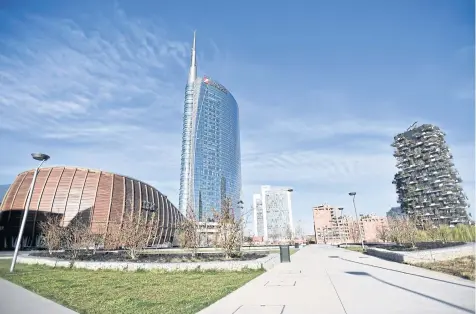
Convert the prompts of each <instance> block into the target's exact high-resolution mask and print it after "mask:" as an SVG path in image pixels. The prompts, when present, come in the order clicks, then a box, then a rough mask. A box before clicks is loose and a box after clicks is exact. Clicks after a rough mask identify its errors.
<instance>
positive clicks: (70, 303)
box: [0, 260, 263, 314]
mask: <svg viewBox="0 0 476 314" xmlns="http://www.w3.org/2000/svg"><path fill="white" fill-rule="evenodd" d="M9 266H10V260H0V276H1V277H3V278H5V279H7V280H9V281H11V282H13V283H16V284H18V285H20V286H23V287H25V288H26V289H28V290H31V291H33V292H35V293H37V294H39V295H42V296H44V297H46V298H48V299H50V300H53V301H55V302H57V303H59V304H62V305H64V306H66V307H68V308H70V309H72V310H75V311H77V312H79V313H87V314H96V313H114V314H126V313H134V314H137V313H141V314H142V313H144V314H146V313H161V314H169V313H170V314H179V313H190V314H192V313H196V312H198V311H200V310H201V309H203V308H205V307H207V306H209V305H210V304H212V303H213V302H215V301H217V300H219V299H221V298H222V297H224V296H225V295H227V294H229V293H230V292H232V291H234V290H236V289H237V288H239V287H241V286H242V285H244V284H245V283H247V282H248V281H249V280H251V279H253V278H255V277H257V276H258V275H260V274H261V273H263V271H262V270H246V271H241V272H225V271H204V272H198V271H186V272H169V273H167V272H157V271H138V272H127V271H126V272H121V271H112V270H99V271H90V270H84V269H64V268H51V267H47V266H38V265H35V266H33V265H24V264H17V266H16V268H15V273H13V274H10V273H9V272H8V270H9Z"/></svg>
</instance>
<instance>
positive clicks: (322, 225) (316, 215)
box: [312, 204, 387, 244]
mask: <svg viewBox="0 0 476 314" xmlns="http://www.w3.org/2000/svg"><path fill="white" fill-rule="evenodd" d="M312 211H313V219H314V233H315V236H316V243H322V244H340V243H357V242H359V241H360V232H362V236H363V239H364V241H366V242H379V241H380V239H379V229H381V228H383V227H384V226H386V225H387V219H386V218H385V217H380V216H377V215H375V214H368V215H360V217H359V222H358V223H357V221H356V219H355V218H354V217H353V216H351V215H343V211H344V209H343V208H342V207H336V206H331V205H328V204H323V205H319V206H315V207H313V209H312ZM359 229H360V230H359Z"/></svg>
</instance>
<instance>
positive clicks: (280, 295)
mask: <svg viewBox="0 0 476 314" xmlns="http://www.w3.org/2000/svg"><path fill="white" fill-rule="evenodd" d="M474 307H475V286H474V283H472V282H471V281H468V280H464V279H459V278H456V277H453V276H450V275H445V274H441V273H437V272H433V271H429V270H425V269H421V268H417V267H412V266H409V265H404V264H398V263H394V262H389V261H385V260H381V259H378V258H376V257H371V256H366V255H363V254H360V253H357V252H352V251H349V250H345V249H339V248H335V247H329V246H319V245H312V246H308V247H305V248H304V249H302V250H300V251H299V252H297V253H296V254H294V255H292V256H291V263H286V264H284V263H283V264H279V265H277V266H276V267H275V268H273V269H272V270H270V271H269V272H266V273H265V274H263V275H261V276H259V277H258V278H256V279H254V280H252V281H251V282H249V283H247V284H246V285H245V286H243V287H242V288H240V289H238V290H236V291H235V292H233V293H231V294H230V295H228V296H226V297H225V298H223V299H221V300H219V301H218V302H216V303H215V304H212V305H211V306H210V307H208V308H206V309H204V310H202V311H200V312H199V314H232V313H233V314H265V313H266V314H308V313H309V314H310V313H324V314H374V313H375V314H381V313H385V314H394V313H404V314H421V313H431V314H452V313H455V314H456V313H475V311H474Z"/></svg>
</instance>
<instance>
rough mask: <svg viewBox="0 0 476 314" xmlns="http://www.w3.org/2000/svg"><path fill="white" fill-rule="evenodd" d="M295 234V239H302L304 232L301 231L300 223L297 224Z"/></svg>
mask: <svg viewBox="0 0 476 314" xmlns="http://www.w3.org/2000/svg"><path fill="white" fill-rule="evenodd" d="M295 233H296V238H298V239H299V240H302V239H303V236H304V231H303V230H302V226H301V223H300V222H298V223H297V225H296V228H295Z"/></svg>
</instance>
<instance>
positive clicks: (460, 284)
mask: <svg viewBox="0 0 476 314" xmlns="http://www.w3.org/2000/svg"><path fill="white" fill-rule="evenodd" d="M340 259H341V260H344V261H347V262H351V263H355V264H360V265H364V266H369V267H375V268H380V269H385V270H388V271H394V272H397V273H401V274H405V275H411V276H416V277H420V278H425V279H430V280H435V281H440V282H444V283H449V284H452V285H456V286H461V287H466V288H471V289H474V288H475V287H474V286H472V285H465V284H462V283H456V282H451V281H447V280H442V279H436V278H432V277H427V276H423V275H417V274H412V273H407V272H404V271H401V270H395V269H390V268H385V267H382V266H376V265H372V264H366V263H361V262H357V261H353V260H350V259H346V258H342V257H341V258H340Z"/></svg>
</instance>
